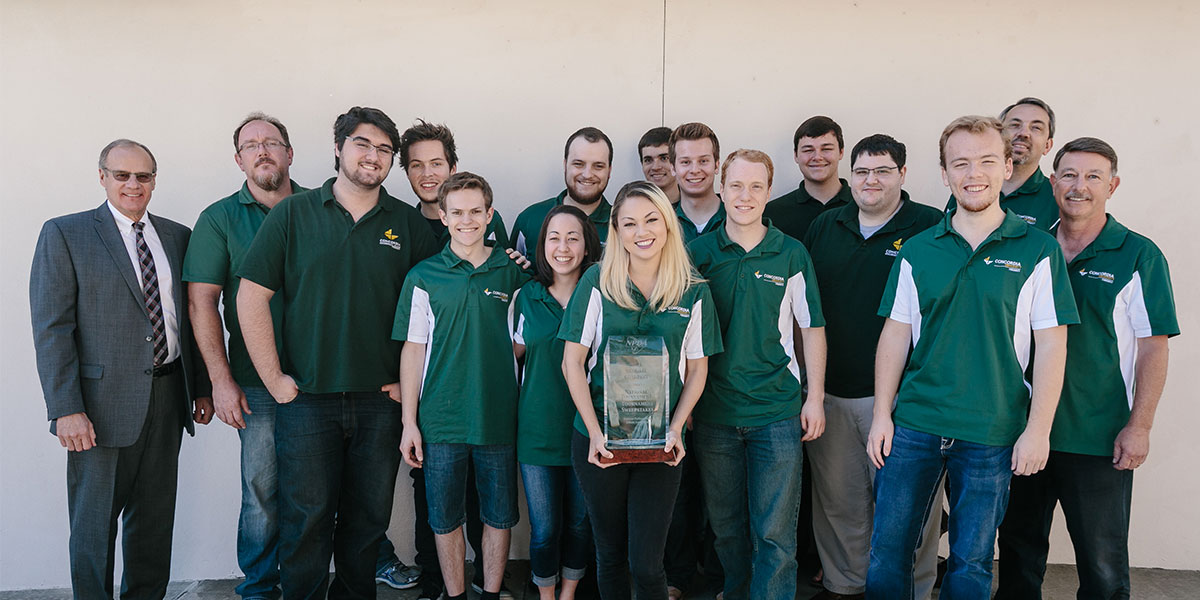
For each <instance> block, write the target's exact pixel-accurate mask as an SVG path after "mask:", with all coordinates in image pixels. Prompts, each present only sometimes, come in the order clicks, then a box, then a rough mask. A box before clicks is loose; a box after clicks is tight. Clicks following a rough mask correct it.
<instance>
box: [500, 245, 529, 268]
mask: <svg viewBox="0 0 1200 600" xmlns="http://www.w3.org/2000/svg"><path fill="white" fill-rule="evenodd" d="M505 252H507V253H508V257H509V258H511V259H512V261H513V262H515V263H517V266H518V267H521V268H522V269H528V268H530V266H532V263H530V262H529V259H528V258H525V255H524V254H521V253H520V252H517V251H516V250H513V249H512V248H508V249H506V250H505Z"/></svg>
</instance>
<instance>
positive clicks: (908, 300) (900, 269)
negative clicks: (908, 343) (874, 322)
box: [876, 249, 921, 325]
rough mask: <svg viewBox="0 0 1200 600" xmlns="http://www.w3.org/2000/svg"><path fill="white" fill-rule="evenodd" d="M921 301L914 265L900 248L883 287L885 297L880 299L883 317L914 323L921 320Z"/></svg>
mask: <svg viewBox="0 0 1200 600" xmlns="http://www.w3.org/2000/svg"><path fill="white" fill-rule="evenodd" d="M920 312H921V303H920V300H919V298H918V296H917V285H916V281H915V280H914V279H913V274H912V265H911V264H909V262H908V259H907V258H905V256H904V250H903V249H901V250H900V256H898V257H896V262H894V263H892V271H891V273H890V274H888V280H887V284H886V285H885V286H884V288H883V297H882V298H881V299H880V301H879V312H878V313H876V314H878V315H879V316H881V317H886V318H889V319H892V320H893V321H899V322H901V323H904V324H907V325H914V324H916V323H917V322H918V321H919V320H920Z"/></svg>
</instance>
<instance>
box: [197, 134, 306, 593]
mask: <svg viewBox="0 0 1200 600" xmlns="http://www.w3.org/2000/svg"><path fill="white" fill-rule="evenodd" d="M233 148H234V155H233V159H234V161H235V162H236V163H237V165H238V168H240V169H241V170H242V172H243V173H245V175H246V179H245V182H244V183H242V188H241V189H240V190H238V191H237V192H235V193H233V194H232V195H230V196H228V197H226V198H224V199H222V200H218V201H216V202H214V203H213V204H212V205H210V206H209V207H208V208H206V209H204V212H201V213H200V218H199V219H197V220H196V228H195V230H194V231H193V232H192V238H191V241H189V242H188V253H187V258H186V259H185V260H184V262H183V279H184V281H186V282H188V294H189V295H190V300H189V303H188V308H189V313H190V315H191V317H192V329H193V330H194V331H195V333H196V345H197V346H198V347H199V349H200V354H201V355H203V356H204V362H205V364H206V365H207V367H208V375H209V377H210V378H211V380H212V385H213V402H214V403H215V404H216V413H217V418H218V419H220V420H221V421H223V422H224V423H225V424H227V425H229V426H230V427H233V428H234V429H237V430H238V438H239V439H240V441H241V461H240V462H241V473H242V505H241V512H240V513H239V515H238V536H237V556H238V566H239V567H240V568H241V569H242V573H244V574H245V575H246V579H245V581H243V582H242V583H240V584H239V585H238V587H237V593H238V594H239V595H241V596H242V597H244V598H256V597H270V596H272V595H276V594H278V593H279V555H278V549H277V546H278V544H279V509H278V504H279V494H278V487H279V486H278V479H279V477H278V472H277V467H276V462H275V399H274V398H272V397H271V393H270V392H268V391H267V388H266V386H264V385H263V382H262V379H261V378H259V376H258V373H257V372H255V370H254V365H253V364H252V363H251V362H250V355H249V354H248V353H247V352H246V343H245V341H244V340H243V339H242V329H241V327H240V326H239V325H238V316H237V302H236V301H235V299H236V298H237V290H238V283H239V280H238V278H237V276H236V275H235V273H237V270H238V268H239V267H241V264H242V259H243V257H244V256H245V254H246V251H247V250H248V249H249V248H250V244H251V242H253V241H254V236H255V234H257V233H258V229H259V227H261V226H262V223H263V220H264V219H266V218H267V214H269V213H270V211H271V209H273V208H274V207H275V206H276V205H278V204H279V203H280V202H281V201H283V199H284V198H286V197H288V196H290V195H292V194H296V193H300V192H304V191H307V190H305V188H302V187H300V186H299V185H298V184H297V183H296V182H294V181H292V180H291V178H290V177H289V168H290V167H291V164H292V145H291V141H290V139H289V138H288V130H287V127H284V125H283V123H281V122H280V121H279V120H278V119H275V118H274V117H270V116H267V115H265V114H263V113H258V112H256V113H252V114H250V115H249V116H247V117H246V118H245V119H243V120H242V122H241V123H240V124H238V126H237V128H236V129H234V131H233ZM282 300H283V298H282V297H279V298H273V299H272V302H271V317H272V319H273V327H274V331H275V334H276V337H277V338H278V336H279V333H280V326H281V324H282V322H283V321H282V319H283V315H282V313H281V311H280V304H281V303H282ZM222 304H223V307H224V311H223V313H224V317H225V328H224V329H222V326H221V315H222V311H221V310H220V308H221V306H222ZM226 330H228V332H229V351H228V354H226V350H225V331H226Z"/></svg>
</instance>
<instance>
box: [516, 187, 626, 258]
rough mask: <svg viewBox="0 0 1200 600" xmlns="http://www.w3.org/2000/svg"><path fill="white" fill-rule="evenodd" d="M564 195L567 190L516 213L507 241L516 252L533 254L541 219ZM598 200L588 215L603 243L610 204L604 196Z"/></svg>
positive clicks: (540, 229)
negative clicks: (597, 203) (532, 248)
mask: <svg viewBox="0 0 1200 600" xmlns="http://www.w3.org/2000/svg"><path fill="white" fill-rule="evenodd" d="M566 197H567V190H563V191H562V192H561V193H560V194H559V195H557V196H555V197H553V198H547V199H546V200H542V201H541V202H538V203H537V204H534V205H531V206H529V207H528V208H526V209H525V210H523V211H521V214H519V215H517V220H516V221H513V228H512V236H511V237H510V238H509V243H510V244H512V247H513V248H515V249H516V251H517V252H520V253H521V254H524V255H525V256H533V251H532V250H530V248H531V247H532V246H533V244H535V243H537V239H538V234H539V233H541V231H542V221H545V220H546V215H548V214H550V210H551V209H552V208H554V207H555V206H558V205H560V204H562V203H563V199H564V198H566ZM599 202H600V204H599V205H598V206H596V210H594V211H592V214H591V215H588V217H589V218H590V219H591V221H592V224H593V225H595V226H596V233H597V234H599V235H600V243H601V244H603V243H605V241H606V240H607V239H608V217H609V215H610V214H611V213H612V204H609V202H608V199H607V198H604V197H601V198H600V200H599Z"/></svg>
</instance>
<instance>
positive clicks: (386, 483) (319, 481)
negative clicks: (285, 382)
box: [275, 392, 401, 600]
mask: <svg viewBox="0 0 1200 600" xmlns="http://www.w3.org/2000/svg"><path fill="white" fill-rule="evenodd" d="M400 427H401V418H400V404H398V403H396V402H393V401H392V400H391V399H389V398H388V396H387V394H384V393H381V392H353V393H340V394H305V393H301V394H300V395H299V396H298V397H297V398H296V399H295V400H293V401H292V402H290V403H288V404H281V405H279V406H278V407H277V409H276V412H275V434H276V435H275V451H276V453H277V455H278V460H279V493H280V502H279V518H280V524H279V568H280V574H281V576H282V579H283V595H284V598H287V599H288V600H292V599H297V598H303V599H316V598H321V599H324V598H325V594H326V590H327V589H328V593H329V598H333V599H339V598H374V597H375V559H376V556H377V553H378V552H379V544H380V543H381V542H382V541H383V537H384V533H385V532H386V531H387V527H388V524H389V522H390V521H391V516H392V495H393V489H394V487H395V484H396V471H397V469H399V467H400ZM331 556H332V557H333V563H334V569H335V570H336V571H337V575H336V577H335V578H334V579H333V581H332V583H331V582H330V581H329V559H330V557H331Z"/></svg>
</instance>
